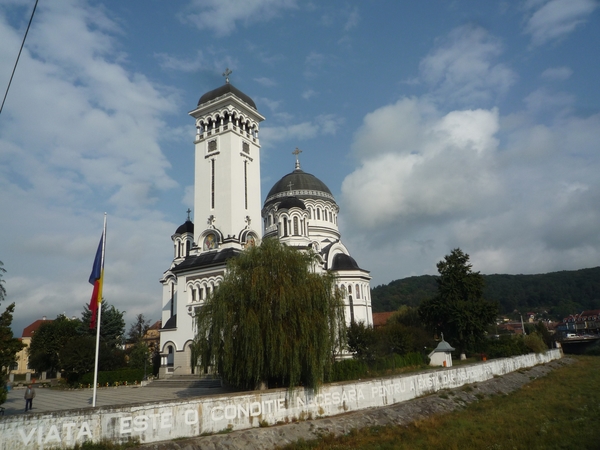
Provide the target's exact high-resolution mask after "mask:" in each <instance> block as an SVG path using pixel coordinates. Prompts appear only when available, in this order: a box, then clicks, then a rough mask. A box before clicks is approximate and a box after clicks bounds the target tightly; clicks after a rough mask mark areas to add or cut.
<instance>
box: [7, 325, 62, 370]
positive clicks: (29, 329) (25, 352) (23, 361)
mask: <svg viewBox="0 0 600 450" xmlns="http://www.w3.org/2000/svg"><path fill="white" fill-rule="evenodd" d="M49 322H52V319H50V320H48V319H46V316H44V317H42V318H41V319H38V320H36V321H35V322H33V323H31V324H29V325H27V326H26V327H25V328H24V329H23V334H22V335H21V338H20V340H21V342H22V343H23V344H25V347H23V349H22V350H21V351H19V352H18V353H17V362H16V363H15V365H14V366H13V367H11V370H10V376H11V378H14V376H15V375H25V380H26V381H29V380H30V379H31V378H32V377H33V376H39V377H40V378H43V379H45V378H46V373H45V372H44V373H41V374H36V372H35V370H34V369H33V368H31V367H30V366H29V346H30V345H31V338H32V337H33V335H34V334H35V332H36V331H37V330H38V329H39V327H40V326H41V325H42V324H44V323H49Z"/></svg>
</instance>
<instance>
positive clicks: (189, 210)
mask: <svg viewBox="0 0 600 450" xmlns="http://www.w3.org/2000/svg"><path fill="white" fill-rule="evenodd" d="M186 212H187V214H188V218H187V220H188V222H189V221H190V213H191V212H192V210H191V209H190V208H188V209H187V211H186Z"/></svg>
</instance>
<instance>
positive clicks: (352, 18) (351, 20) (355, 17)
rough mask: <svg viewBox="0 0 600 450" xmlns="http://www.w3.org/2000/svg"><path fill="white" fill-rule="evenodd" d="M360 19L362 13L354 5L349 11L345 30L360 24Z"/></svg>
mask: <svg viewBox="0 0 600 450" xmlns="http://www.w3.org/2000/svg"><path fill="white" fill-rule="evenodd" d="M359 21H360V14H359V13H358V8H357V7H354V8H352V10H351V11H350V12H349V13H348V19H347V20H346V23H345V25H344V31H350V30H351V29H353V28H355V27H356V26H357V25H358V22H359Z"/></svg>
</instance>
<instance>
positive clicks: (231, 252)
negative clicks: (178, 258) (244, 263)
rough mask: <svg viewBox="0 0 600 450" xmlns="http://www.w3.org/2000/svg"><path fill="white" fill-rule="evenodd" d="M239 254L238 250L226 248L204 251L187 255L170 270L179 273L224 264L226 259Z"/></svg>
mask: <svg viewBox="0 0 600 450" xmlns="http://www.w3.org/2000/svg"><path fill="white" fill-rule="evenodd" d="M239 254H240V250H237V249H235V248H226V249H224V250H217V251H210V252H204V253H201V254H200V255H198V256H188V257H187V258H185V259H184V260H183V261H182V262H181V263H180V264H178V265H176V266H175V267H173V268H172V269H171V272H173V273H180V272H184V271H186V270H190V269H197V268H200V267H207V266H216V265H219V264H224V263H225V262H226V261H227V260H228V259H230V258H234V257H236V256H238V255H239Z"/></svg>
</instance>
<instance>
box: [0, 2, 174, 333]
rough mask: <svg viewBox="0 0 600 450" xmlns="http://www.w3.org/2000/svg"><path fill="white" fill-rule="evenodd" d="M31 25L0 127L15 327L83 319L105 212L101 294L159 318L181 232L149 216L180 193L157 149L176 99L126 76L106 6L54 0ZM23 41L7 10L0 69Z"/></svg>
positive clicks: (6, 257) (0, 31) (1, 15)
mask: <svg viewBox="0 0 600 450" xmlns="http://www.w3.org/2000/svg"><path fill="white" fill-rule="evenodd" d="M35 20H36V22H35V25H36V26H35V28H34V29H32V30H31V31H30V34H29V36H28V41H27V46H26V48H25V49H24V51H23V54H22V55H21V59H20V63H19V67H18V72H17V76H16V77H15V79H14V81H13V85H12V88H11V91H10V94H9V98H8V100H7V103H6V105H5V109H4V111H3V112H2V119H1V120H0V167H2V169H0V190H1V191H2V195H1V196H0V210H2V211H4V212H5V213H4V214H2V215H1V216H0V226H1V228H2V230H3V232H2V235H1V236H0V248H2V249H3V254H2V255H0V258H1V259H2V261H3V262H4V263H5V267H6V269H7V270H8V272H7V277H6V280H7V288H8V290H9V296H10V297H9V298H10V300H11V301H15V302H16V303H17V308H16V314H15V324H16V326H17V329H18V328H20V327H21V326H24V325H27V324H28V323H30V322H31V321H33V320H35V319H37V318H40V317H41V316H42V315H47V316H48V317H50V318H51V317H54V316H55V315H56V314H59V313H62V312H63V311H64V312H66V313H67V314H68V315H72V314H75V315H79V314H80V313H81V311H82V309H83V305H84V304H85V303H86V302H88V301H89V297H90V295H91V291H90V286H89V285H88V283H87V278H88V276H89V271H90V270H91V263H92V260H93V255H94V254H95V248H96V246H97V242H98V238H99V237H100V233H101V228H102V213H103V212H104V211H108V213H109V215H108V216H109V231H108V242H107V263H106V289H105V294H106V298H107V299H108V300H109V302H111V303H112V304H115V305H116V306H117V307H118V308H119V309H121V310H127V311H138V310H143V312H145V313H146V314H148V315H149V317H152V318H154V319H157V318H158V312H157V310H156V299H157V298H160V286H159V285H158V283H157V282H156V280H157V277H158V275H157V274H160V273H161V272H162V270H164V267H166V266H168V263H169V258H170V256H171V255H170V247H169V244H168V236H170V235H171V233H172V232H173V226H174V225H173V224H172V223H170V222H168V221H165V220H164V218H163V217H162V215H161V214H160V213H156V212H155V211H154V210H153V208H154V205H155V203H156V202H157V201H158V199H159V198H160V196H161V195H162V194H163V193H164V192H166V191H168V190H170V189H173V188H175V187H177V183H176V182H175V181H174V180H173V179H172V178H171V177H170V176H169V174H168V170H169V168H170V164H169V162H168V161H167V159H166V158H165V155H164V154H163V151H162V149H161V145H160V142H161V141H162V140H164V138H165V134H166V133H165V128H166V126H165V123H164V117H165V116H166V115H168V114H171V113H172V112H173V111H174V110H175V109H176V105H177V97H176V95H175V94H174V93H173V90H172V89H166V88H163V87H162V86H160V85H157V84H154V83H152V82H150V81H149V80H148V79H147V78H146V77H145V76H143V75H142V74H139V73H135V72H131V71H129V70H127V69H126V67H125V66H124V65H123V64H122V61H124V60H126V55H123V54H122V52H121V50H120V49H119V48H118V47H117V45H116V43H115V36H116V35H120V33H121V30H120V28H119V27H118V26H117V25H116V24H115V23H114V22H113V21H111V20H110V18H108V17H107V16H106V15H105V14H104V12H103V9H102V8H95V7H92V6H89V5H88V4H87V3H86V2H81V1H71V0H63V1H54V2H51V3H46V4H44V5H40V7H39V9H38V11H37V12H36V17H35ZM21 37H22V30H21V29H20V28H18V29H15V28H13V27H12V26H11V25H9V23H8V19H7V16H6V12H5V11H4V9H2V8H0V39H2V42H3V45H2V46H0V67H9V66H10V65H9V64H8V62H9V61H11V62H12V61H14V57H15V55H16V51H17V50H18V46H19V45H20V39H21ZM0 81H4V73H3V75H2V79H1V80H0ZM6 212H10V213H6ZM32 218H34V219H32ZM14 236H21V237H25V239H24V240H15V239H14ZM165 237H166V241H165ZM165 244H166V246H165ZM117 261H118V262H117ZM142 262H143V264H141V263H142ZM57 280H61V281H57Z"/></svg>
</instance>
